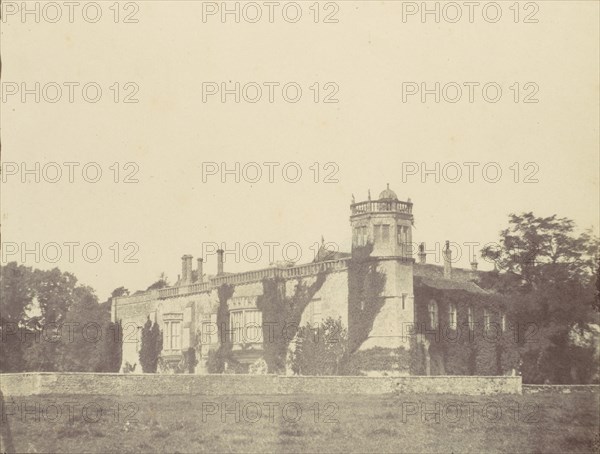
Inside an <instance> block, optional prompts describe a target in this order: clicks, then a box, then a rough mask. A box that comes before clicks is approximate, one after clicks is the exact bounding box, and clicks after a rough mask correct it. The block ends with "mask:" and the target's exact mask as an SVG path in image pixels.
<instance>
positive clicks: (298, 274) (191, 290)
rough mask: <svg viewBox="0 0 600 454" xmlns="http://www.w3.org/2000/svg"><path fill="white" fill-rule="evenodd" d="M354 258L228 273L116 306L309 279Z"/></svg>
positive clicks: (126, 299) (125, 299)
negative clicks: (270, 281)
mask: <svg viewBox="0 0 600 454" xmlns="http://www.w3.org/2000/svg"><path fill="white" fill-rule="evenodd" d="M349 261H350V258H343V259H339V260H330V261H325V262H316V263H307V264H304V265H298V266H291V267H285V268H281V267H271V268H264V269H262V270H255V271H246V272H243V273H235V274H225V275H221V276H215V277H213V278H211V279H210V280H209V281H208V282H198V283H195V284H190V285H184V286H180V287H167V288H163V289H160V290H150V291H147V292H143V293H138V294H136V295H131V296H122V297H119V298H116V304H118V305H120V306H122V305H125V304H136V303H142V302H146V301H152V300H155V299H167V298H176V297H179V296H185V295H193V294H198V293H204V292H210V291H211V290H213V289H215V288H218V287H219V286H221V285H223V284H232V285H240V284H249V283H252V282H260V281H262V280H263V279H276V278H281V279H294V278H302V277H307V276H314V275H316V274H319V273H331V272H336V271H343V270H345V269H346V268H348V262H349Z"/></svg>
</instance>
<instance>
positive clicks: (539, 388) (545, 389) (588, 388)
mask: <svg viewBox="0 0 600 454" xmlns="http://www.w3.org/2000/svg"><path fill="white" fill-rule="evenodd" d="M538 393H551V394H571V393H588V394H600V385H523V394H538Z"/></svg>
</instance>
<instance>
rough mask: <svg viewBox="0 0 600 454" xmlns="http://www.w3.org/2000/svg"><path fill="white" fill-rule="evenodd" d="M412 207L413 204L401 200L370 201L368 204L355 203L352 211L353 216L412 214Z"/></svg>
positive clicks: (351, 207)
mask: <svg viewBox="0 0 600 454" xmlns="http://www.w3.org/2000/svg"><path fill="white" fill-rule="evenodd" d="M412 206H413V204H412V203H410V202H402V201H400V200H368V201H366V202H359V203H353V204H352V205H350V209H351V210H352V215H356V214H363V213H373V212H393V213H406V214H412Z"/></svg>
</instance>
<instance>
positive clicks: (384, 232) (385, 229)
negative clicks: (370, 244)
mask: <svg viewBox="0 0 600 454" xmlns="http://www.w3.org/2000/svg"><path fill="white" fill-rule="evenodd" d="M381 241H383V242H385V243H387V242H389V241H390V225H389V224H384V225H382V226H381Z"/></svg>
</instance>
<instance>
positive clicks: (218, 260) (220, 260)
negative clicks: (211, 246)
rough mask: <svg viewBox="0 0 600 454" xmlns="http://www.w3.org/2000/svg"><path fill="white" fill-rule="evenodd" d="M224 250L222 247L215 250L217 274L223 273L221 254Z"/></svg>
mask: <svg viewBox="0 0 600 454" xmlns="http://www.w3.org/2000/svg"><path fill="white" fill-rule="evenodd" d="M224 253H225V251H224V250H223V249H219V250H218V251H217V276H220V275H221V274H223V254H224Z"/></svg>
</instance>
